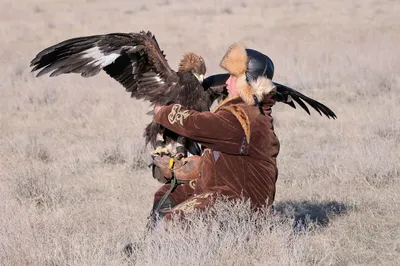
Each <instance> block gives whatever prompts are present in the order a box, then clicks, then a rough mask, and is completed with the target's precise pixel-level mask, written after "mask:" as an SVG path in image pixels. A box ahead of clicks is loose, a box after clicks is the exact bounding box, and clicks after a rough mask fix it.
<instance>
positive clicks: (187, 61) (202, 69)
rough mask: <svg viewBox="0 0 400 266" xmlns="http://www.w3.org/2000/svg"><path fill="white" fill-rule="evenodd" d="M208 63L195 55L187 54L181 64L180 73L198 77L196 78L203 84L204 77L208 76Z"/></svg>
mask: <svg viewBox="0 0 400 266" xmlns="http://www.w3.org/2000/svg"><path fill="white" fill-rule="evenodd" d="M206 70H207V69H206V63H205V62H204V59H203V57H201V56H199V55H197V54H195V53H185V54H184V55H183V58H182V60H181V61H180V63H179V69H178V71H179V72H190V73H192V74H193V75H195V76H196V78H197V79H198V80H199V81H200V83H202V82H203V79H204V75H205V74H206Z"/></svg>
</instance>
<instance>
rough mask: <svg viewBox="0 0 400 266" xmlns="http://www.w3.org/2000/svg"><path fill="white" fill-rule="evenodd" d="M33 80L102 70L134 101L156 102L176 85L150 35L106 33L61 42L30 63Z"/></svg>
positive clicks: (175, 76)
mask: <svg viewBox="0 0 400 266" xmlns="http://www.w3.org/2000/svg"><path fill="white" fill-rule="evenodd" d="M31 67H33V69H32V72H34V71H38V70H40V71H39V72H38V74H37V75H36V77H39V76H42V75H44V74H47V73H50V72H51V73H50V76H51V77H53V76H57V75H60V74H67V73H79V74H81V76H83V77H92V76H95V75H97V74H98V73H99V72H100V71H101V70H104V71H105V72H106V73H107V74H108V75H109V76H111V77H112V78H114V79H115V80H116V81H118V82H119V83H120V84H121V85H123V86H124V87H125V88H126V91H128V92H131V96H132V97H134V98H137V99H145V100H149V101H150V102H152V103H159V101H160V99H161V98H162V97H164V96H165V95H168V94H169V93H172V91H171V89H173V87H174V86H175V85H176V84H177V83H178V82H179V77H178V75H177V73H176V72H175V71H173V70H172V69H171V67H170V66H169V65H168V63H167V60H166V58H165V55H164V53H163V51H161V49H160V47H159V45H158V43H157V40H156V39H155V37H154V35H152V34H151V32H147V33H146V32H144V31H141V32H140V33H110V34H104V35H92V36H84V37H77V38H72V39H68V40H65V41H63V42H60V43H58V44H55V45H53V46H50V47H48V48H46V49H44V50H43V51H41V52H40V53H38V54H37V55H36V57H35V58H34V59H33V60H32V61H31Z"/></svg>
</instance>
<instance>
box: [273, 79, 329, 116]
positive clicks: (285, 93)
mask: <svg viewBox="0 0 400 266" xmlns="http://www.w3.org/2000/svg"><path fill="white" fill-rule="evenodd" d="M273 83H274V85H275V86H276V93H275V100H276V101H278V102H283V103H286V104H288V105H290V106H291V107H293V108H295V109H296V105H295V104H294V102H297V103H298V104H299V105H300V106H301V107H302V108H303V109H304V110H305V111H306V112H307V113H308V114H310V111H309V110H308V108H307V106H306V105H305V104H304V102H303V101H305V102H306V103H308V104H309V105H310V106H311V107H312V108H314V109H315V110H316V111H317V112H318V113H319V114H320V115H321V116H322V113H323V114H324V115H325V116H326V117H328V118H333V119H336V118H337V117H336V114H335V113H334V112H333V111H332V110H331V109H329V108H328V107H327V106H326V105H324V104H322V103H320V102H318V101H316V100H314V99H312V98H310V97H308V96H306V95H304V94H302V93H300V92H298V91H297V90H295V89H292V88H289V87H287V86H285V85H282V84H279V83H276V82H273ZM302 100H303V101H302Z"/></svg>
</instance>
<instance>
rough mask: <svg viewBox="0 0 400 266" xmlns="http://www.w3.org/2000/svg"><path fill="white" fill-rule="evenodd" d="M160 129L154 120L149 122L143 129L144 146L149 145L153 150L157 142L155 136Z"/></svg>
mask: <svg viewBox="0 0 400 266" xmlns="http://www.w3.org/2000/svg"><path fill="white" fill-rule="evenodd" d="M161 131H162V127H161V125H160V124H158V123H157V122H156V121H155V120H153V121H151V122H150V123H149V124H148V125H147V126H146V128H145V130H144V133H143V136H144V137H145V142H146V145H147V144H148V143H151V145H152V146H153V148H155V145H156V141H157V134H160V132H161Z"/></svg>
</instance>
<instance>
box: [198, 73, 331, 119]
mask: <svg viewBox="0 0 400 266" xmlns="http://www.w3.org/2000/svg"><path fill="white" fill-rule="evenodd" d="M229 76H230V74H228V73H223V74H216V75H214V76H210V77H209V80H208V81H207V82H206V80H204V81H205V82H203V86H204V87H205V88H206V87H207V86H208V85H207V83H210V84H212V86H213V87H214V88H213V89H212V91H214V92H218V93H222V94H224V96H225V97H226V96H227V90H226V84H225V82H226V80H228V78H229ZM273 84H274V85H275V86H276V93H275V96H274V99H275V100H276V101H277V102H282V103H285V104H287V105H289V106H291V107H293V108H294V109H296V105H295V104H294V102H296V103H298V104H299V105H300V106H301V107H302V108H303V109H304V110H305V111H306V112H307V113H308V114H309V115H311V113H310V110H309V109H308V107H307V105H306V104H305V103H304V102H306V103H307V104H309V105H310V106H311V107H312V108H314V109H315V110H316V111H317V112H318V113H319V114H320V115H321V116H322V114H324V115H326V116H327V117H328V118H333V119H336V118H337V117H336V114H335V113H334V112H333V111H332V110H331V109H329V108H328V107H327V106H325V105H324V104H322V103H320V102H318V101H316V100H314V99H312V98H310V97H308V96H306V95H304V94H302V93H300V92H299V91H297V90H295V89H292V88H290V87H288V86H285V85H282V84H279V83H276V82H273ZM302 100H303V101H304V102H303V101H302Z"/></svg>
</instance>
